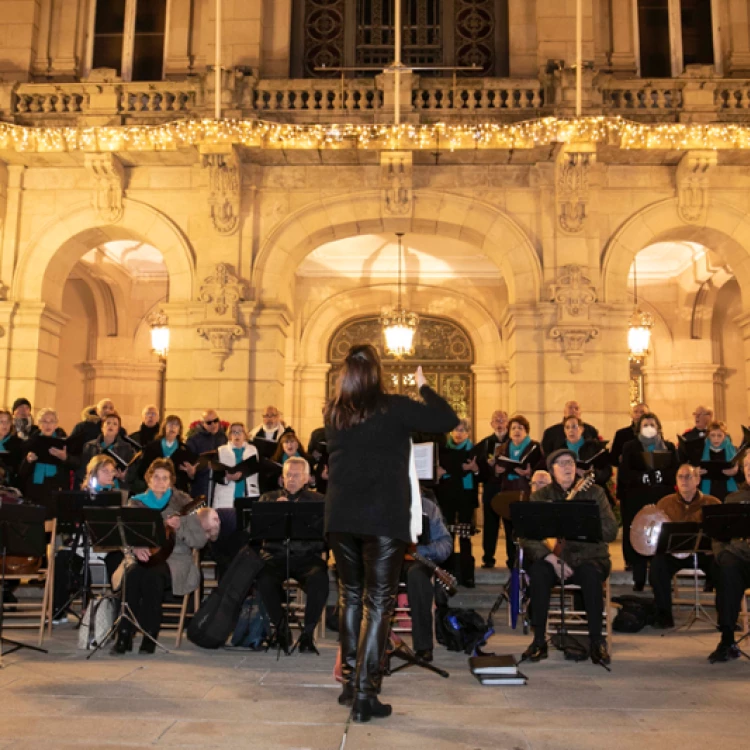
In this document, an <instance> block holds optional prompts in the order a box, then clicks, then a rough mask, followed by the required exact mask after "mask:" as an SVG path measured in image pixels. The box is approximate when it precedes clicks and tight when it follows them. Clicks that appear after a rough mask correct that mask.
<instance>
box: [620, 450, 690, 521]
mask: <svg viewBox="0 0 750 750" xmlns="http://www.w3.org/2000/svg"><path fill="white" fill-rule="evenodd" d="M664 442H665V447H666V449H667V450H668V451H670V452H671V453H672V463H671V465H670V466H669V468H667V469H664V470H663V471H660V472H656V471H651V470H650V469H649V468H648V466H647V464H646V463H645V462H644V460H643V446H642V445H641V441H640V440H638V439H635V440H631V441H630V442H628V443H625V447H624V448H623V449H622V461H621V462H620V468H619V470H618V472H617V497H618V499H619V500H624V501H626V502H635V501H637V504H638V505H640V506H641V507H642V506H644V505H649V504H650V503H656V502H658V501H659V500H661V499H662V498H663V497H666V496H667V495H670V494H671V493H672V492H674V486H675V481H676V475H677V469H678V468H679V462H678V460H677V451H676V449H675V447H674V443H670V442H669V441H668V440H665V441H664Z"/></svg>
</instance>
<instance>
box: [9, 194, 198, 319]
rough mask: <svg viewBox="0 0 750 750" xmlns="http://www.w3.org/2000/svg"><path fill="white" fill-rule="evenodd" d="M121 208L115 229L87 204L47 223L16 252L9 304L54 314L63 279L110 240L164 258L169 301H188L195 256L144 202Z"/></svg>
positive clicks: (181, 236)
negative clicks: (144, 246)
mask: <svg viewBox="0 0 750 750" xmlns="http://www.w3.org/2000/svg"><path fill="white" fill-rule="evenodd" d="M123 208H124V210H123V215H122V219H121V220H120V221H118V222H117V223H115V224H103V223H102V221H101V219H100V218H99V216H98V214H97V212H96V211H95V210H94V209H93V208H91V206H90V205H88V204H85V205H83V204H82V205H79V206H78V207H73V208H71V209H70V210H69V211H68V212H67V213H66V214H65V216H58V217H55V219H53V220H52V221H50V222H49V223H48V224H47V225H46V226H45V227H44V228H42V229H41V230H40V231H39V233H38V234H37V235H36V236H35V237H33V238H32V240H31V241H30V242H29V243H28V245H27V246H26V247H25V248H24V249H23V250H22V252H21V257H20V261H19V264H18V268H17V270H16V273H15V275H14V279H13V286H12V295H13V299H14V300H15V301H23V302H45V303H47V304H49V305H51V306H52V307H53V308H55V309H59V308H60V304H61V301H62V290H63V286H64V284H65V280H66V279H67V278H68V276H69V274H70V271H71V270H72V268H73V266H74V265H75V264H76V262H77V261H78V260H79V259H80V258H81V256H82V255H84V253H86V252H87V251H88V250H90V249H91V248H92V247H95V246H97V245H100V244H102V243H104V242H109V241H111V240H122V239H138V240H141V241H143V242H148V243H149V244H151V245H153V246H154V247H156V248H157V249H158V250H159V251H160V252H161V253H162V255H163V256H164V263H165V265H166V266H167V272H168V274H169V300H170V302H188V301H190V299H191V298H192V293H193V273H194V268H195V255H194V253H193V250H192V247H191V246H190V243H189V242H188V240H187V238H186V237H185V235H184V234H183V232H182V230H181V229H180V228H179V227H178V226H177V225H176V224H175V223H174V222H173V221H172V220H171V219H169V218H168V217H167V216H165V215H164V214H163V213H161V212H160V211H158V210H157V209H155V208H153V207H152V206H149V205H147V204H145V203H141V202H139V201H135V200H132V199H128V198H125V199H123Z"/></svg>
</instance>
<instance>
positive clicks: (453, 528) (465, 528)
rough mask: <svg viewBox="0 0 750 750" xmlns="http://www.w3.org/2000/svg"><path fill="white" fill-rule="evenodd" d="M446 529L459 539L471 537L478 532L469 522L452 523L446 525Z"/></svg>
mask: <svg viewBox="0 0 750 750" xmlns="http://www.w3.org/2000/svg"><path fill="white" fill-rule="evenodd" d="M446 528H447V529H448V531H449V532H450V533H451V534H453V536H457V537H458V538H459V539H471V537H473V536H474V535H475V534H478V533H479V529H478V528H477V527H476V526H474V524H471V523H454V524H451V525H450V526H447V527H446Z"/></svg>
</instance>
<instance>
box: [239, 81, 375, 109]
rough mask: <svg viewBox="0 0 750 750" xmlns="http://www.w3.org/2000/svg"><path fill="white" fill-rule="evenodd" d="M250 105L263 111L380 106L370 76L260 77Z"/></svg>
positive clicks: (370, 107)
mask: <svg viewBox="0 0 750 750" xmlns="http://www.w3.org/2000/svg"><path fill="white" fill-rule="evenodd" d="M252 106H253V109H254V110H256V111H257V112H259V113H260V114H261V116H262V114H263V113H268V112H290V113H302V112H307V113H312V112H317V113H321V112H364V111H366V110H370V111H372V110H378V109H382V107H383V92H382V91H381V90H378V89H377V88H376V83H375V81H374V80H373V79H369V78H367V79H345V80H341V79H340V78H324V79H307V78H303V79H291V80H264V81H258V82H257V83H256V85H255V88H254V92H253V96H252Z"/></svg>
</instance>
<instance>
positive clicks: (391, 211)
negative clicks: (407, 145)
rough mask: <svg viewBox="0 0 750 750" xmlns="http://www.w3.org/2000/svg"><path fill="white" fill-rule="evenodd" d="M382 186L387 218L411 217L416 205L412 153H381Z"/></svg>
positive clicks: (384, 209) (383, 203)
mask: <svg viewBox="0 0 750 750" xmlns="http://www.w3.org/2000/svg"><path fill="white" fill-rule="evenodd" d="M380 185H381V197H382V205H383V213H384V214H385V215H386V216H395V217H401V216H409V215H411V212H412V207H413V204H414V196H413V191H412V154H411V151H383V152H381V154H380Z"/></svg>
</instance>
